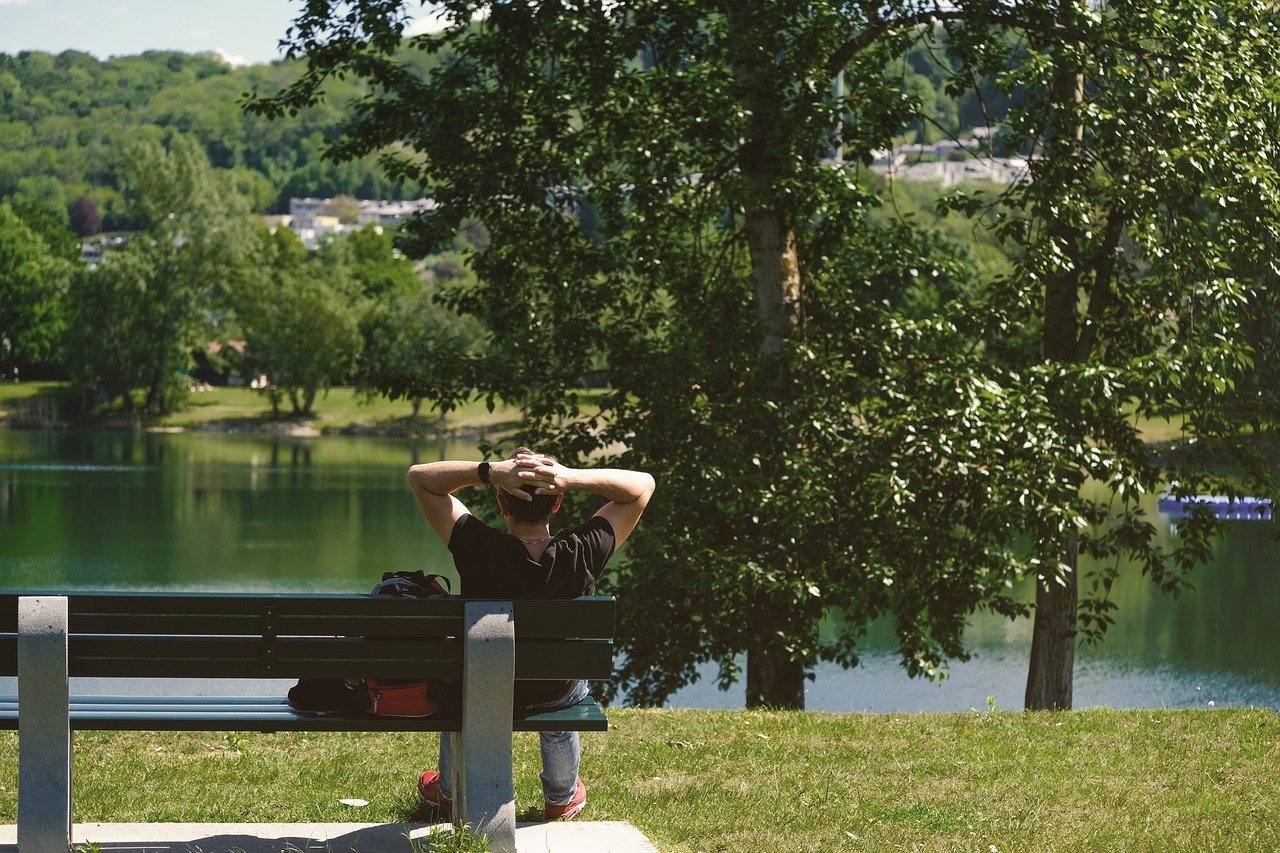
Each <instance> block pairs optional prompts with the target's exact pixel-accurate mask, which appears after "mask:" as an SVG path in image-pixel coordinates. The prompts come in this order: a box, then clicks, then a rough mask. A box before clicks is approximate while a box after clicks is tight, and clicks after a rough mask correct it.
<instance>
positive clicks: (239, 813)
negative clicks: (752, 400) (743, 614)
mask: <svg viewBox="0 0 1280 853" xmlns="http://www.w3.org/2000/svg"><path fill="white" fill-rule="evenodd" d="M610 721H611V726H612V730H611V731H609V732H606V733H600V734H587V735H585V736H584V749H585V755H584V760H583V769H582V775H583V778H584V780H585V781H586V782H587V785H588V787H589V791H590V794H589V806H588V809H589V811H588V812H587V813H586V815H585V816H586V817H589V818H590V819H592V820H628V821H631V822H632V823H633V824H635V825H636V826H638V827H639V828H640V829H641V830H642V831H644V832H645V833H646V834H647V835H648V836H649V837H650V839H652V840H653V842H654V843H655V844H656V845H657V847H658V849H659V850H664V851H695V850H697V851H712V850H714V851H732V850H752V849H765V850H768V849H776V850H785V851H793V850H814V851H819V850H821V851H827V850H908V849H918V850H975V851H982V853H990V851H991V850H992V849H995V850H998V851H1013V850H1037V851H1040V850H1063V851H1066V850H1080V849H1087V850H1274V849H1280V775H1278V774H1277V773H1276V772H1275V771H1276V768H1277V767H1280V714H1277V713H1276V712H1275V711H1268V710H1259V709H1223V710H1215V711H1168V710H1158V711H1152V710H1146V711H1113V710H1089V711H1074V712H1061V713H1022V712H1006V711H997V712H989V713H988V712H984V713H969V714H919V715H912V714H883V715H871V714H824V713H817V712H757V711H669V710H629V709H619V710H613V711H611V712H610ZM16 742H17V738H16V735H15V734H13V733H5V734H4V735H0V819H2V820H4V821H5V822H9V823H11V822H12V821H13V820H14V812H15V802H14V799H15V798H14V793H13V792H14V790H15V787H16V784H15V773H16V767H17V758H16ZM434 744H435V740H434V737H433V736H430V735H422V734H401V735H370V734H325V735H315V734H276V735H258V734H224V733H191V734H186V733H163V734H159V733H148V732H120V733H117V732H84V733H77V735H76V752H75V756H76V769H75V793H76V815H75V817H76V820H77V822H89V821H104V822H131V821H145V822H168V821H183V822H197V821H201V822H203V821H264V822H265V821H271V822H276V821H281V822H291V821H342V820H356V821H369V822H377V821H386V822H392V821H403V820H407V819H424V818H425V817H426V816H425V815H422V814H415V805H416V804H415V797H414V793H413V781H414V779H415V778H416V774H417V772H418V771H420V770H422V769H424V768H426V767H431V766H433V765H434V757H435V747H434ZM537 762H538V757H537V741H536V739H535V738H534V737H533V736H531V735H521V736H518V737H517V743H516V778H517V800H518V803H517V813H518V814H519V815H520V817H521V819H529V818H531V817H532V816H533V814H534V813H535V812H536V810H537V809H538V808H539V807H540V806H541V800H540V793H539V788H538V785H537V772H538V763H537ZM344 797H358V798H362V799H366V800H368V801H369V805H368V807H366V808H361V809H354V808H351V807H349V806H344V805H342V804H340V803H339V802H338V800H339V799H341V798H344Z"/></svg>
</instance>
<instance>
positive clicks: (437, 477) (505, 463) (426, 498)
mask: <svg viewBox="0 0 1280 853" xmlns="http://www.w3.org/2000/svg"><path fill="white" fill-rule="evenodd" d="M535 464H536V463H535V462H533V461H532V460H524V461H518V460H515V459H503V460H500V461H497V462H492V463H490V465H489V482H491V483H493V484H494V485H495V486H498V487H499V488H501V489H503V490H504V491H506V492H507V493H508V494H511V495H514V496H515V497H516V498H518V499H520V500H525V501H527V500H533V499H532V498H531V497H530V496H529V495H528V493H526V492H525V491H523V490H522V489H521V486H523V485H525V483H526V482H527V481H526V480H522V479H520V478H518V477H517V476H516V472H517V471H518V470H521V469H525V468H531V467H533V466H534V465H535ZM479 482H480V473H479V463H477V462H462V461H457V462H430V463H427V464H426V465H414V466H413V467H412V468H410V469H409V491H411V492H413V497H414V498H415V499H416V500H417V501H418V507H419V508H420V509H421V510H422V514H423V515H424V516H425V517H426V519H427V522H428V523H429V524H430V525H431V529H432V530H434V531H435V532H436V535H437V536H439V537H440V538H441V539H442V540H443V541H444V543H445V544H446V545H447V544H448V543H449V537H450V535H452V533H453V525H454V524H456V523H457V521H458V519H460V518H462V516H464V515H467V514H468V512H469V510H468V509H467V508H466V506H465V505H464V504H463V503H462V501H460V500H458V499H457V498H455V497H454V496H453V493H454V492H456V491H458V490H459V489H465V488H466V487H468V486H474V485H476V484H478V483H479Z"/></svg>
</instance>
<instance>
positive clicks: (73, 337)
mask: <svg viewBox="0 0 1280 853" xmlns="http://www.w3.org/2000/svg"><path fill="white" fill-rule="evenodd" d="M155 274H156V270H155V265H154V259H153V258H152V257H151V255H150V253H149V252H147V251H146V249H145V247H144V246H143V244H141V243H136V242H135V243H131V244H129V245H128V246H126V247H125V248H124V249H123V250H121V251H119V252H112V253H111V254H109V255H108V256H107V257H106V258H105V259H104V261H103V262H102V263H101V264H99V265H98V266H97V267H95V268H94V269H92V270H87V271H85V272H83V273H82V274H81V276H80V279H79V281H78V282H77V283H76V287H75V288H74V289H73V290H72V295H71V297H70V298H69V299H68V306H67V326H66V332H65V335H64V339H63V350H64V353H65V360H66V364H67V369H68V372H69V373H70V375H71V381H72V384H73V385H74V386H75V387H78V388H79V389H80V390H81V392H82V393H83V394H85V395H86V397H87V398H88V399H89V400H93V399H94V397H95V396H97V395H99V394H100V395H101V396H102V397H104V398H105V400H106V402H111V401H112V400H115V399H117V398H119V400H120V404H121V407H122V408H123V409H124V411H126V412H132V411H133V410H134V402H133V396H132V393H131V392H132V391H133V389H134V388H137V387H139V386H143V385H145V384H146V382H147V379H148V376H149V374H150V365H151V364H152V362H153V360H154V359H155V356H156V354H155V352H154V341H153V339H152V338H151V335H152V334H153V332H154V329H155V327H156V325H157V323H156V313H157V307H158V306H157V305H156V303H155V300H154V298H153V295H152V293H151V292H150V290H151V282H152V281H153V280H154V278H155ZM86 408H91V406H86Z"/></svg>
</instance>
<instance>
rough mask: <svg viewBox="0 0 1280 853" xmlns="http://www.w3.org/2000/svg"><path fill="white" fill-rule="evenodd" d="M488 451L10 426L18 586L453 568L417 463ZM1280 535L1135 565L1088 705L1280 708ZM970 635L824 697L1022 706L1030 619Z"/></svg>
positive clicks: (372, 575) (689, 696)
mask: <svg viewBox="0 0 1280 853" xmlns="http://www.w3.org/2000/svg"><path fill="white" fill-rule="evenodd" d="M474 455H475V450H474V447H473V446H472V444H471V443H469V442H447V443H438V442H410V441H401V440H390V439H367V438H348V437H332V438H330V437H325V438H310V439H295V438H286V437H266V436H247V435H213V434H134V433H127V432H34V431H20V430H10V431H4V430H0V586H3V587H5V588H8V589H66V590H89V589H136V590H157V589H161V590H212V591H287V590H295V591H301V590H314V591H327V592H365V591H367V589H368V587H369V586H370V585H371V584H372V583H373V582H374V581H375V580H377V579H378V578H379V577H380V576H381V573H382V572H384V571H389V570H400V569H407V570H412V569H425V570H428V571H436V572H440V573H444V574H449V573H451V572H452V564H451V562H450V560H449V556H448V553H447V551H446V550H445V548H444V546H443V545H441V544H440V543H439V542H438V541H437V540H436V538H435V537H434V536H433V535H431V533H430V531H429V530H428V528H427V526H426V524H425V523H424V522H423V520H422V518H421V517H420V515H419V514H418V510H417V507H416V505H415V504H414V502H413V500H412V498H411V497H410V496H409V494H408V491H407V490H406V488H405V484H404V474H405V469H406V468H407V467H408V466H409V465H411V464H413V463H415V462H420V461H430V460H432V459H439V458H459V457H460V458H468V457H473V456H474ZM659 499H660V497H659ZM1152 511H1153V512H1154V499H1153V501H1152ZM1274 531H1275V528H1274V526H1273V525H1272V524H1271V523H1257V522H1253V523H1246V522H1242V523H1239V524H1237V525H1235V526H1234V527H1233V530H1232V533H1231V534H1230V535H1228V536H1227V537H1224V538H1223V539H1222V540H1221V541H1219V542H1218V543H1216V545H1215V548H1214V558H1213V562H1212V564H1211V565H1209V566H1206V567H1204V568H1202V569H1200V570H1199V571H1198V572H1197V573H1196V575H1195V576H1194V583H1195V585H1196V589H1194V590H1189V591H1187V592H1185V593H1183V595H1182V596H1180V597H1179V598H1178V599H1176V600H1175V599H1172V598H1169V597H1167V596H1163V595H1161V594H1160V593H1159V592H1158V591H1157V590H1156V589H1155V588H1154V587H1153V586H1152V585H1151V584H1150V583H1149V582H1148V581H1146V580H1145V579H1144V578H1142V577H1140V576H1139V575H1138V574H1137V573H1127V574H1125V575H1124V576H1122V578H1121V580H1119V581H1118V582H1117V584H1116V587H1115V591H1114V600H1115V601H1116V603H1117V604H1118V605H1119V611H1118V614H1117V623H1116V625H1114V626H1113V627H1112V629H1111V630H1110V631H1109V632H1108V634H1107V637H1106V639H1105V641H1104V642H1103V643H1102V644H1101V645H1100V646H1092V647H1091V646H1086V647H1084V648H1082V649H1081V650H1080V653H1079V654H1078V656H1077V664H1076V682H1075V705H1076V707H1079V708H1083V707H1089V706H1093V705H1107V706H1111V707H1140V708H1161V707H1170V708H1186V707H1225V706H1244V705H1253V706H1263V707H1271V708H1280V547H1278V546H1277V544H1276V543H1275V541H1274V540H1273V536H1274ZM1162 535H1165V536H1169V535H1172V532H1171V528H1170V527H1169V526H1167V525H1166V526H1165V527H1164V528H1163V533H1162ZM967 636H968V640H969V642H970V646H971V648H972V650H973V652H974V659H973V660H971V661H969V662H966V663H955V664H953V665H952V667H951V674H950V678H949V679H948V680H947V681H946V682H944V683H942V684H934V683H931V682H928V681H922V680H918V679H916V680H913V679H909V678H908V677H907V676H906V674H905V672H904V671H903V670H902V668H901V667H900V666H899V664H898V659H897V655H896V654H895V653H894V651H893V649H894V639H893V634H892V631H891V629H890V627H889V626H888V625H887V624H877V625H875V626H873V627H872V630H871V632H870V635H869V637H868V638H867V643H866V646H865V648H864V653H863V664H862V665H861V666H860V667H858V668H857V669H855V670H851V671H844V670H841V669H840V668H838V667H834V666H829V665H826V666H821V667H819V669H818V671H817V673H816V676H817V677H816V679H815V680H814V681H813V682H812V684H811V685H810V688H809V695H808V699H807V705H808V707H809V708H811V709H815V710H824V711H862V710H870V711H907V712H913V711H967V710H969V709H971V708H976V709H979V710H983V709H986V708H987V705H988V697H991V698H992V699H994V701H995V703H996V704H997V705H998V706H999V707H1001V708H1020V707H1021V706H1022V692H1023V684H1024V680H1025V677H1026V662H1027V657H1028V653H1029V649H1030V644H1031V623H1030V621H1029V620H1018V621H1009V620H1006V619H1000V618H994V617H986V616H979V617H976V618H975V619H974V620H973V622H972V623H971V625H970V628H969V632H968V635H967ZM703 674H704V677H703V679H702V680H701V681H700V682H698V683H695V684H694V685H691V686H690V687H688V688H686V689H684V690H682V691H680V692H679V693H678V694H676V695H675V696H673V697H672V700H671V702H670V703H669V704H670V705H671V706H673V707H717V708H720V707H741V706H742V704H743V690H742V688H741V687H740V686H739V687H738V688H737V689H734V690H731V691H729V692H727V693H724V692H721V691H719V690H718V689H717V688H716V687H715V685H714V683H713V680H712V676H713V675H714V670H712V669H705V670H704V671H703ZM259 686H260V685H259ZM81 687H82V688H84V689H90V690H93V689H97V688H102V689H109V685H97V684H93V683H90V684H88V685H83V684H82V685H81ZM0 690H12V687H11V686H10V685H0ZM252 692H262V691H260V690H253V691H252ZM1211 703H1212V704H1211Z"/></svg>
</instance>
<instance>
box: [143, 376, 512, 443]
mask: <svg viewBox="0 0 1280 853" xmlns="http://www.w3.org/2000/svg"><path fill="white" fill-rule="evenodd" d="M281 411H282V412H284V413H285V414H286V416H287V414H288V411H289V404H288V402H287V401H286V402H285V403H284V405H283V406H282V407H281ZM412 413H413V407H412V406H411V405H410V404H409V402H408V401H407V400H397V401H395V402H392V401H391V400H388V399H387V398H386V397H375V398H374V399H372V400H369V399H366V398H365V397H364V396H363V395H362V394H360V393H359V392H358V391H357V390H356V389H354V388H345V387H344V388H333V389H330V390H329V392H328V393H327V394H321V395H320V396H318V397H317V398H316V402H315V417H314V418H311V419H309V420H307V421H306V423H308V424H309V425H310V426H312V427H314V428H315V429H317V430H319V431H320V432H326V433H327V432H342V431H343V430H350V429H352V428H357V427H361V428H365V429H372V430H378V431H385V432H388V433H392V434H397V435H403V434H434V433H437V432H454V431H467V432H477V431H485V432H487V431H505V430H509V429H511V428H513V427H514V426H516V424H517V423H518V422H519V418H520V411H519V410H518V409H511V408H505V407H504V408H495V409H494V410H493V411H492V412H490V411H489V410H488V407H486V406H485V403H484V400H483V399H477V400H473V401H471V402H470V403H467V404H466V405H464V406H462V407H461V408H459V409H455V410H454V411H452V412H450V413H449V415H448V416H447V417H446V418H445V419H444V420H443V421H441V419H440V413H439V411H437V410H434V409H430V408H428V407H427V406H425V405H424V406H423V407H422V410H421V411H420V412H419V413H418V419H417V420H416V421H413V420H412ZM273 420H274V419H273V418H272V415H271V404H270V403H269V402H268V401H267V398H266V397H264V396H263V395H262V394H260V393H259V392H257V391H254V390H252V389H250V388H243V387H241V388H215V389H213V390H212V391H199V392H194V393H192V394H191V396H190V398H189V399H188V401H187V408H186V409H184V410H183V411H181V412H175V413H174V414H172V415H169V416H167V417H164V418H161V419H160V420H158V421H156V423H155V426H161V427H184V428H188V429H190V428H199V427H204V426H207V425H209V424H211V423H214V422H218V421H221V422H230V423H235V424H238V425H241V426H245V427H251V426H253V425H254V424H259V425H265V424H268V423H270V422H271V421H273Z"/></svg>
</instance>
